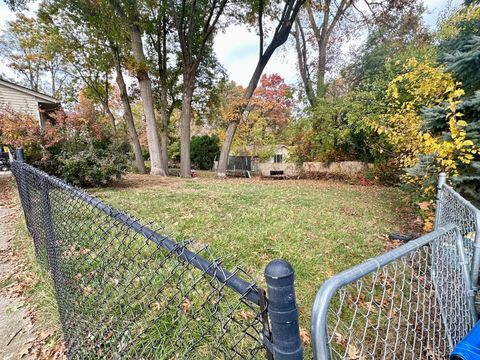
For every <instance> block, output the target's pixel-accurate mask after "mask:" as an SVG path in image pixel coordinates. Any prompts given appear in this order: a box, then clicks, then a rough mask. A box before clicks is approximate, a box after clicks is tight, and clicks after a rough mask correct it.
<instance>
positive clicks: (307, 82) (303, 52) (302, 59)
mask: <svg viewBox="0 0 480 360" xmlns="http://www.w3.org/2000/svg"><path fill="white" fill-rule="evenodd" d="M294 35H295V49H296V50H297V59H298V70H299V72H300V77H301V78H302V82H303V86H304V88H305V94H306V95H307V99H308V102H309V103H310V106H315V103H316V95H315V91H313V86H312V79H311V77H310V72H309V71H308V59H307V41H306V39H305V33H304V31H303V27H302V24H301V22H300V19H299V18H298V17H297V18H296V19H295V34H294Z"/></svg>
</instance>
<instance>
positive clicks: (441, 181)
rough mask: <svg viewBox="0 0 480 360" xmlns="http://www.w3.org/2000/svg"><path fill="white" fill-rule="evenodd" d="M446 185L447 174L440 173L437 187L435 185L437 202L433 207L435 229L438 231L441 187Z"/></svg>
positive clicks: (440, 211)
mask: <svg viewBox="0 0 480 360" xmlns="http://www.w3.org/2000/svg"><path fill="white" fill-rule="evenodd" d="M446 183H447V174H445V173H444V172H441V173H440V175H438V185H437V201H436V207H435V229H438V228H439V227H440V218H441V216H442V215H441V213H442V205H443V204H442V200H443V199H442V188H443V185H445V184H446Z"/></svg>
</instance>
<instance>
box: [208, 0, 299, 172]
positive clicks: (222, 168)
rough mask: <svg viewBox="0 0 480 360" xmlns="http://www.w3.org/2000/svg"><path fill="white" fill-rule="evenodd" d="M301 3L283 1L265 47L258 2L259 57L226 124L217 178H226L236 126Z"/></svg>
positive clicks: (262, 13)
mask: <svg viewBox="0 0 480 360" xmlns="http://www.w3.org/2000/svg"><path fill="white" fill-rule="evenodd" d="M303 3H304V0H285V2H284V5H283V9H282V10H281V12H278V13H280V14H281V15H280V17H279V18H278V20H277V21H278V22H277V25H276V27H275V31H274V33H273V36H272V37H271V40H270V43H269V44H268V46H267V47H265V39H266V35H265V32H264V13H265V3H264V2H263V1H260V2H259V4H258V8H257V9H256V12H257V23H258V33H259V55H258V60H257V65H256V67H255V70H254V71H253V74H252V76H251V78H250V82H249V83H248V86H247V87H246V89H245V91H244V93H243V99H242V100H243V101H242V102H241V104H239V107H238V111H237V116H236V117H235V118H234V119H232V121H230V123H229V124H228V128H227V132H226V134H225V140H224V142H223V146H222V151H221V152H220V158H219V160H218V173H217V175H218V176H219V177H225V176H226V171H227V161H228V155H229V153H230V148H231V146H232V142H233V138H234V136H235V132H236V130H237V127H238V124H239V123H240V121H241V120H242V116H243V115H244V113H245V109H246V108H247V106H248V102H249V101H250V99H251V97H252V95H253V93H254V91H255V89H256V88H257V85H258V81H259V80H260V76H261V75H262V73H263V70H264V69H265V66H267V64H268V62H269V60H270V58H271V57H272V55H273V53H274V52H275V50H276V49H278V48H279V47H280V46H282V45H283V44H284V43H285V41H287V39H288V36H289V34H290V31H291V29H292V26H293V23H294V22H295V19H296V17H297V15H298V12H299V11H300V8H301V7H302V5H303Z"/></svg>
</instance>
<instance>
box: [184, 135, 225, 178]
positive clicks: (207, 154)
mask: <svg viewBox="0 0 480 360" xmlns="http://www.w3.org/2000/svg"><path fill="white" fill-rule="evenodd" d="M219 142H220V139H219V138H218V136H216V135H212V136H208V135H203V136H193V137H192V140H191V142H190V159H191V161H192V163H193V165H194V166H195V167H196V168H197V169H200V170H210V169H212V167H213V161H214V160H215V157H216V156H218V155H219V154H220V146H219Z"/></svg>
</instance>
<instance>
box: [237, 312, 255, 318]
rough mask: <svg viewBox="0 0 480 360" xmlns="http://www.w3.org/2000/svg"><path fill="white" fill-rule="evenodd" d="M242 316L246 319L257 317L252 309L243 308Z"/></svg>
mask: <svg viewBox="0 0 480 360" xmlns="http://www.w3.org/2000/svg"><path fill="white" fill-rule="evenodd" d="M240 316H241V317H242V318H244V319H245V320H250V319H253V318H254V317H255V314H254V313H253V312H251V311H248V310H242V311H240Z"/></svg>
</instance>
